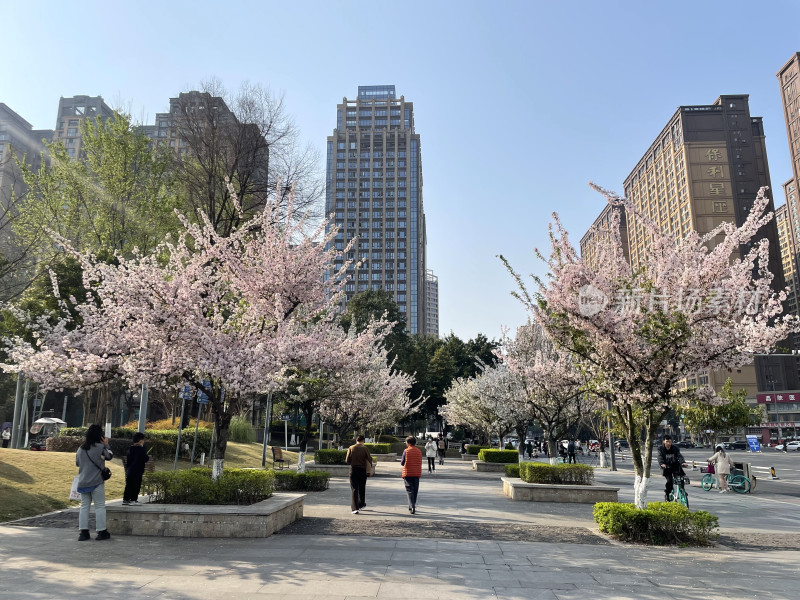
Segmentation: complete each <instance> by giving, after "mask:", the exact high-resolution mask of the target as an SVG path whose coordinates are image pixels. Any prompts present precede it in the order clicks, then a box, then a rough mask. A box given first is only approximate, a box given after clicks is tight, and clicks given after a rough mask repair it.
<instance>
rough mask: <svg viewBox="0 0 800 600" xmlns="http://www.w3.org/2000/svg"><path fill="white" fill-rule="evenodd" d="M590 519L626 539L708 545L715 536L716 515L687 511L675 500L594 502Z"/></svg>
mask: <svg viewBox="0 0 800 600" xmlns="http://www.w3.org/2000/svg"><path fill="white" fill-rule="evenodd" d="M593 515H594V520H595V521H596V522H597V524H598V526H599V528H600V531H602V532H603V533H608V534H609V535H611V536H613V537H615V538H617V539H619V540H622V541H626V542H639V543H645V544H653V545H657V546H661V545H664V544H690V545H693V546H708V545H710V544H711V543H712V541H713V540H715V539H716V538H717V537H719V533H718V532H717V531H715V530H716V529H719V519H718V518H717V517H716V516H715V515H712V514H711V513H708V512H706V511H704V510H698V511H696V512H690V511H689V509H688V508H686V507H685V506H681V505H680V504H677V503H675V502H651V503H650V504H649V505H648V506H647V508H644V509H639V508H636V506H635V505H633V504H620V503H618V502H598V503H597V504H595V505H594V510H593Z"/></svg>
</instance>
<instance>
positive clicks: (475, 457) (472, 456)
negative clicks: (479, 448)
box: [461, 454, 478, 461]
mask: <svg viewBox="0 0 800 600" xmlns="http://www.w3.org/2000/svg"><path fill="white" fill-rule="evenodd" d="M461 460H468V461H473V460H478V455H477V454H462V455H461Z"/></svg>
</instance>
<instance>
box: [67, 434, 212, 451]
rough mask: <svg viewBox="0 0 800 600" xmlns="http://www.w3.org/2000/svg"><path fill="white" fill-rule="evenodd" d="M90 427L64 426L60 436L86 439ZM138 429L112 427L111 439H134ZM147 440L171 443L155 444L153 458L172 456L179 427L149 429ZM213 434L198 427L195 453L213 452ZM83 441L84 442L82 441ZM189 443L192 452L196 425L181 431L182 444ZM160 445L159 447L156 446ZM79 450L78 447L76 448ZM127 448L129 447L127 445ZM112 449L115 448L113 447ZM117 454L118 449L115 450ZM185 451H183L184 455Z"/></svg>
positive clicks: (147, 443)
mask: <svg viewBox="0 0 800 600" xmlns="http://www.w3.org/2000/svg"><path fill="white" fill-rule="evenodd" d="M87 429H88V427H64V428H63V429H62V430H61V432H60V433H59V436H66V437H72V436H80V437H81V439H86V430H87ZM136 431H137V430H136V429H134V428H133V427H112V428H111V439H112V440H113V439H114V438H119V439H121V440H125V439H127V440H130V439H133V434H134V433H136ZM144 435H145V441H144V444H145V446H146V447H148V446H150V444H151V442H156V441H157V440H159V441H165V442H168V443H169V447H168V446H166V445H162V444H155V443H154V444H153V453H155V452H156V450H158V454H157V455H156V454H153V453H151V455H152V456H153V458H162V459H163V458H170V457H174V456H175V444H176V443H177V441H178V430H177V429H147V430H145V432H144ZM212 435H213V430H211V429H202V428H201V429H198V430H197V447H196V448H195V451H194V455H195V456H200V454H201V453H202V452H205V453H206V456H209V455H210V454H211V436H212ZM81 443H82V442H81ZM183 444H189V451H190V452H191V448H192V445H193V444H194V427H191V428H189V427H187V428H186V429H184V430H183V433H181V445H183ZM156 446H158V447H156ZM75 449H76V450H77V447H76V448H75ZM125 449H126V450H127V447H125ZM112 450H114V448H113V447H112ZM66 451H67V450H62V452H66ZM114 453H115V454H116V451H114ZM183 454H184V452H181V455H183Z"/></svg>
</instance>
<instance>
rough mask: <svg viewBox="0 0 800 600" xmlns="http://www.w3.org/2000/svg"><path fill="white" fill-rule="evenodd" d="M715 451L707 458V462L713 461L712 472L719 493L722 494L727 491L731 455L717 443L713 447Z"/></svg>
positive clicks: (731, 465) (731, 464)
mask: <svg viewBox="0 0 800 600" xmlns="http://www.w3.org/2000/svg"><path fill="white" fill-rule="evenodd" d="M714 450H716V451H717V452H716V453H715V454H714V456H712V457H711V458H709V459H708V462H710V463H714V472H715V473H716V475H717V485H718V486H719V493H720V494H724V493H726V492H728V491H729V490H728V475H730V474H731V468H732V467H733V463H732V462H731V457H730V456H728V455H727V454H726V453H725V448H723V447H722V444H717V445H716V447H715V448H714Z"/></svg>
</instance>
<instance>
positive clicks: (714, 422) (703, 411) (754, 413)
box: [680, 378, 764, 446]
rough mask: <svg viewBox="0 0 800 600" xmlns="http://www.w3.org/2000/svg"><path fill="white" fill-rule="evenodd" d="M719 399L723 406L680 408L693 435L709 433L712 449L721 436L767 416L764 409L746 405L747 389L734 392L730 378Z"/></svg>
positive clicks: (699, 404)
mask: <svg viewBox="0 0 800 600" xmlns="http://www.w3.org/2000/svg"><path fill="white" fill-rule="evenodd" d="M719 397H720V398H721V399H722V402H720V403H717V402H715V403H708V402H699V401H690V402H688V403H685V404H683V405H681V407H680V413H681V415H682V416H683V422H684V424H685V425H686V428H687V429H688V430H689V431H690V432H692V433H693V434H694V435H703V434H704V433H705V432H706V431H710V433H709V434H708V437H709V439H710V442H711V445H712V446H713V445H714V444H716V443H717V437H718V436H719V435H720V434H732V433H734V432H735V430H736V429H739V428H740V427H747V426H748V425H750V424H751V423H754V422H755V423H757V422H759V421H760V420H761V419H762V418H763V416H764V415H763V411H762V409H761V407H755V408H751V407H750V406H748V405H747V402H745V398H746V397H747V392H746V391H745V390H743V389H740V390H738V391H736V392H734V391H733V385H732V383H731V380H730V378H728V380H727V381H726V382H725V385H724V386H723V387H722V390H721V392H720V394H719Z"/></svg>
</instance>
